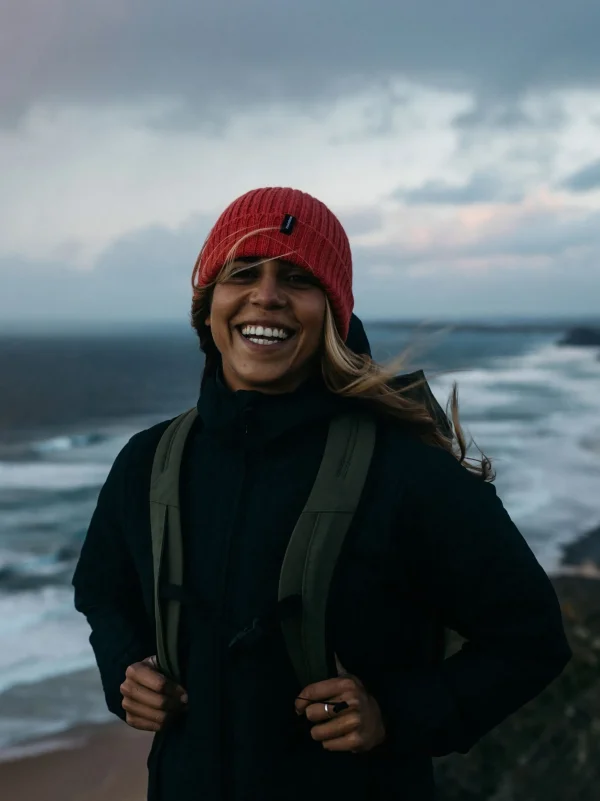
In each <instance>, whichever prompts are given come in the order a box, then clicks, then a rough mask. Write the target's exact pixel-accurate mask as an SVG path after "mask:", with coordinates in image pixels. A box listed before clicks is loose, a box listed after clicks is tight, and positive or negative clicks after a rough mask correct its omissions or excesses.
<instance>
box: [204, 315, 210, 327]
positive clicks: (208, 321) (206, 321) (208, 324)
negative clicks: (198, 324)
mask: <svg viewBox="0 0 600 801" xmlns="http://www.w3.org/2000/svg"><path fill="white" fill-rule="evenodd" d="M204 325H206V326H208V328H210V313H209V314H208V315H207V317H206V320H205V321H204Z"/></svg>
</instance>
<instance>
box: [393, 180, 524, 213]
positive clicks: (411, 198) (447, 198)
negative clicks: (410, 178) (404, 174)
mask: <svg viewBox="0 0 600 801" xmlns="http://www.w3.org/2000/svg"><path fill="white" fill-rule="evenodd" d="M395 197H396V198H398V199H403V200H404V201H406V202H407V203H413V204H424V205H427V204H429V205H436V204H437V205H457V206H468V205H472V204H476V203H489V202H493V201H500V200H506V201H516V200H519V199H520V198H521V197H522V193H520V192H516V191H514V190H512V191H511V190H509V188H508V187H507V186H506V185H505V184H504V183H503V182H502V181H501V180H500V179H499V178H498V176H496V175H493V174H491V173H484V172H475V173H473V175H472V176H471V178H470V179H469V181H468V182H467V183H465V184H461V185H459V186H455V185H453V184H449V183H446V182H444V181H427V183H425V184H423V185H422V186H420V187H417V188H416V189H411V190H402V189H399V190H397V191H396V193H395Z"/></svg>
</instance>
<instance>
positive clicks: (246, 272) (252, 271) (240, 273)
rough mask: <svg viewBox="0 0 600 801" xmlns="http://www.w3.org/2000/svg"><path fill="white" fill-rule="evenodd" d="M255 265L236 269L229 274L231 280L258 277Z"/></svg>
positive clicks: (247, 279)
mask: <svg viewBox="0 0 600 801" xmlns="http://www.w3.org/2000/svg"><path fill="white" fill-rule="evenodd" d="M256 272H257V271H256V268H255V267H245V268H244V269H242V270H236V271H235V272H234V273H233V274H232V275H230V276H229V280H230V281H252V280H254V279H255V278H256Z"/></svg>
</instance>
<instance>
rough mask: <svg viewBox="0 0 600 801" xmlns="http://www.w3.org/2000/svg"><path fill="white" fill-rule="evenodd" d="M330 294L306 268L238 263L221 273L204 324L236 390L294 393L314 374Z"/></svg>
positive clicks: (253, 261) (252, 261) (271, 262)
mask: <svg viewBox="0 0 600 801" xmlns="http://www.w3.org/2000/svg"><path fill="white" fill-rule="evenodd" d="M324 321H325V293H324V292H323V290H322V289H321V287H320V286H319V283H318V281H317V280H316V279H315V278H314V276H313V275H312V274H310V273H309V272H308V271H307V270H304V269H302V268H301V267H297V266H296V265H294V264H290V263H288V262H284V261H281V260H277V259H275V260H266V261H262V262H261V261H259V260H257V259H246V260H245V261H243V260H237V261H234V262H232V264H231V265H230V266H229V267H228V269H226V270H224V271H222V273H221V274H220V276H219V279H218V282H217V284H216V286H215V288H214V291H213V293H212V298H211V302H210V311H209V313H208V315H207V317H206V319H205V324H206V325H207V326H208V327H209V328H210V332H211V335H212V338H213V341H214V343H215V347H216V348H217V350H218V351H219V353H220V355H221V359H222V367H223V375H224V377H225V380H226V381H227V384H228V385H229V386H230V387H231V389H233V390H239V389H246V390H248V389H262V390H263V391H264V392H269V393H278V392H292V391H294V390H295V389H297V388H298V387H299V386H300V385H301V384H302V383H303V382H304V381H305V380H306V379H307V378H308V376H309V375H310V373H311V372H313V371H314V365H315V361H316V359H317V354H318V351H319V348H320V345H321V340H322V332H323V326H324Z"/></svg>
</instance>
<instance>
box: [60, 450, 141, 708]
mask: <svg viewBox="0 0 600 801" xmlns="http://www.w3.org/2000/svg"><path fill="white" fill-rule="evenodd" d="M131 448H132V442H131V441H130V442H129V443H128V444H127V445H126V446H125V447H124V448H123V450H122V451H121V453H120V454H119V455H118V456H117V458H116V460H115V462H114V464H113V466H112V468H111V470H110V473H109V475H108V478H107V479H106V482H105V484H104V486H103V487H102V490H101V491H100V495H99V497H98V502H97V505H96V509H95V511H94V514H93V516H92V520H91V522H90V526H89V528H88V532H87V535H86V538H85V541H84V544H83V547H82V549H81V555H80V557H79V561H78V563H77V567H76V570H75V575H74V577H73V586H74V588H75V608H76V609H77V611H79V612H81V613H82V614H84V615H85V616H86V618H87V620H88V623H89V624H90V626H91V629H92V633H91V635H90V643H91V646H92V648H93V650H94V654H95V657H96V662H97V664H98V668H99V670H100V677H101V679H102V686H103V688H104V694H105V697H106V703H107V706H108V708H109V710H110V711H111V712H113V713H114V714H115V715H117V716H118V717H119V718H121V719H122V720H125V717H126V715H125V710H124V709H123V707H122V701H123V697H122V695H121V689H120V688H121V684H122V683H123V681H124V680H125V673H126V670H127V668H128V667H129V665H132V664H134V663H137V662H141V661H142V660H143V659H146V658H147V657H149V656H151V655H152V654H154V653H156V645H155V637H154V632H153V629H152V623H151V621H150V620H149V619H148V615H147V613H146V610H145V608H144V605H143V600H142V592H141V587H140V583H139V578H138V575H137V573H136V570H135V567H134V564H133V561H132V558H131V554H130V552H129V549H128V546H127V543H126V540H125V536H124V531H123V525H124V514H123V513H124V508H125V507H124V504H125V492H126V485H125V479H126V473H127V470H128V464H129V458H130V453H131Z"/></svg>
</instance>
